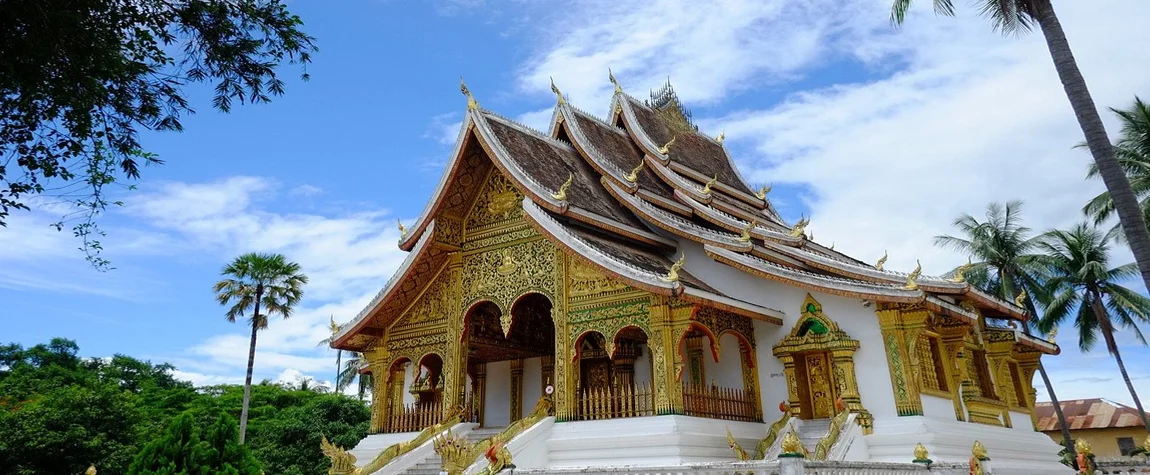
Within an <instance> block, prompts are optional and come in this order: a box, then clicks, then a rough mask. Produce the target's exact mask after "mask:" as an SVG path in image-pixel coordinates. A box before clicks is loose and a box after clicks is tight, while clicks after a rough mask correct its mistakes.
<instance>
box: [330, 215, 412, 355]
mask: <svg viewBox="0 0 1150 475" xmlns="http://www.w3.org/2000/svg"><path fill="white" fill-rule="evenodd" d="M434 231H435V221H434V220H432V222H431V223H430V224H428V226H427V232H425V233H423V236H422V237H420V238H419V239H418V240H416V242H415V244H414V246H413V249H412V251H411V252H409V253H408V254H407V257H406V258H404V260H403V263H402V264H400V265H399V268H398V269H396V270H395V273H394V274H392V275H391V278H390V279H388V280H387V283H386V284H384V286H383V288H382V289H380V291H379V292H378V293H376V294H375V297H374V298H372V299H371V302H368V304H367V306H365V307H364V308H363V310H360V311H359V314H357V315H356V316H355V318H353V319H352V320H351V321H350V322H347V323H345V324H343V325H342V326H341V327H340V330H339V332H337V333H336V334H335V335H334V336H333V337H332V341H331V344H330V346H331V347H332V348H336V349H341V350H354V349H356V348H352V347H349V346H348V341H349V340H350V339H351V338H352V337H354V336H355V335H357V334H359V333H360V332H362V331H363V330H364V329H365V328H366V327H367V326H368V324H369V323H371V319H372V316H373V314H374V313H375V312H376V311H377V310H379V309H380V308H382V307H383V305H384V304H385V303H387V302H389V301H390V300H391V299H392V298H395V297H396V291H397V289H398V288H399V287H398V284H399V283H400V282H402V281H404V280H406V279H407V278H408V274H410V273H411V272H412V269H413V268H414V266H415V265H416V264H417V263H418V262H419V261H420V260H423V259H425V258H428V257H430V256H431V254H432V253H431V251H432V250H433V249H434V248H435V246H434V245H432V237H433V236H434V235H435V232H434ZM384 326H386V325H384Z"/></svg>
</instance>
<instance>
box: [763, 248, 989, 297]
mask: <svg viewBox="0 0 1150 475" xmlns="http://www.w3.org/2000/svg"><path fill="white" fill-rule="evenodd" d="M763 246H764V247H767V248H769V249H771V250H774V251H776V252H779V253H782V254H786V255H788V256H790V257H793V258H795V259H798V260H800V261H802V262H803V263H804V264H807V265H809V266H811V267H814V268H816V269H819V270H822V271H826V272H831V273H834V274H836V275H839V276H842V277H849V278H852V279H858V280H863V281H867V282H877V283H886V284H905V283H906V279H907V277H908V274H905V273H902V272H897V271H889V270H878V269H875V268H874V267H870V266H865V265H862V264H854V263H850V262H844V261H840V260H837V259H834V258H831V257H830V256H826V255H822V254H820V253H817V252H812V251H810V250H807V249H802V248H795V247H790V246H783V245H779V244H775V243H772V242H764V243H763ZM915 283H917V284H918V286H919V287H921V288H922V289H923V290H926V291H928V292H936V293H941V294H958V295H961V294H964V293H966V291H967V289H968V288H969V287H970V284H967V283H965V282H951V281H949V280H945V279H943V278H941V277H931V276H926V275H923V276H919V277H918V278H916V279H915Z"/></svg>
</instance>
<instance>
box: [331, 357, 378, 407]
mask: <svg viewBox="0 0 1150 475" xmlns="http://www.w3.org/2000/svg"><path fill="white" fill-rule="evenodd" d="M350 353H351V357H350V358H348V359H347V361H345V362H344V363H343V370H342V371H340V372H339V374H338V375H337V376H336V379H335V390H336V391H340V392H342V391H343V390H344V389H347V387H348V386H351V383H354V382H356V381H357V380H358V381H359V400H360V401H362V400H363V395H364V393H366V392H367V390H368V388H370V387H371V382H372V381H371V376H372V375H371V373H360V372H359V370H360V369H363V367H364V365H366V364H367V358H366V357H364V355H363V353H360V352H358V351H352V352H350Z"/></svg>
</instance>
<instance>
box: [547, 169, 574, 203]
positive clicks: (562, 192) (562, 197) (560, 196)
mask: <svg viewBox="0 0 1150 475" xmlns="http://www.w3.org/2000/svg"><path fill="white" fill-rule="evenodd" d="M574 181H575V174H574V173H572V174H570V175H568V176H567V181H565V182H563V184H562V185H559V191H556V192H555V193H552V194H551V197H552V198H555V199H557V200H559V201H567V189H568V188H571V183H572V182H574Z"/></svg>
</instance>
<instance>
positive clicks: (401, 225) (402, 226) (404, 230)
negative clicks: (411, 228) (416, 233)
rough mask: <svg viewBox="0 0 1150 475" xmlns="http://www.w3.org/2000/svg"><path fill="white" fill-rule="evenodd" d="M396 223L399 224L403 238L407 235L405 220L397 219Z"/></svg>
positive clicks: (400, 235)
mask: <svg viewBox="0 0 1150 475" xmlns="http://www.w3.org/2000/svg"><path fill="white" fill-rule="evenodd" d="M395 224H398V225H399V238H400V239H403V238H405V237H407V226H404V225H403V221H400V220H398V219H397V220H395Z"/></svg>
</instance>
